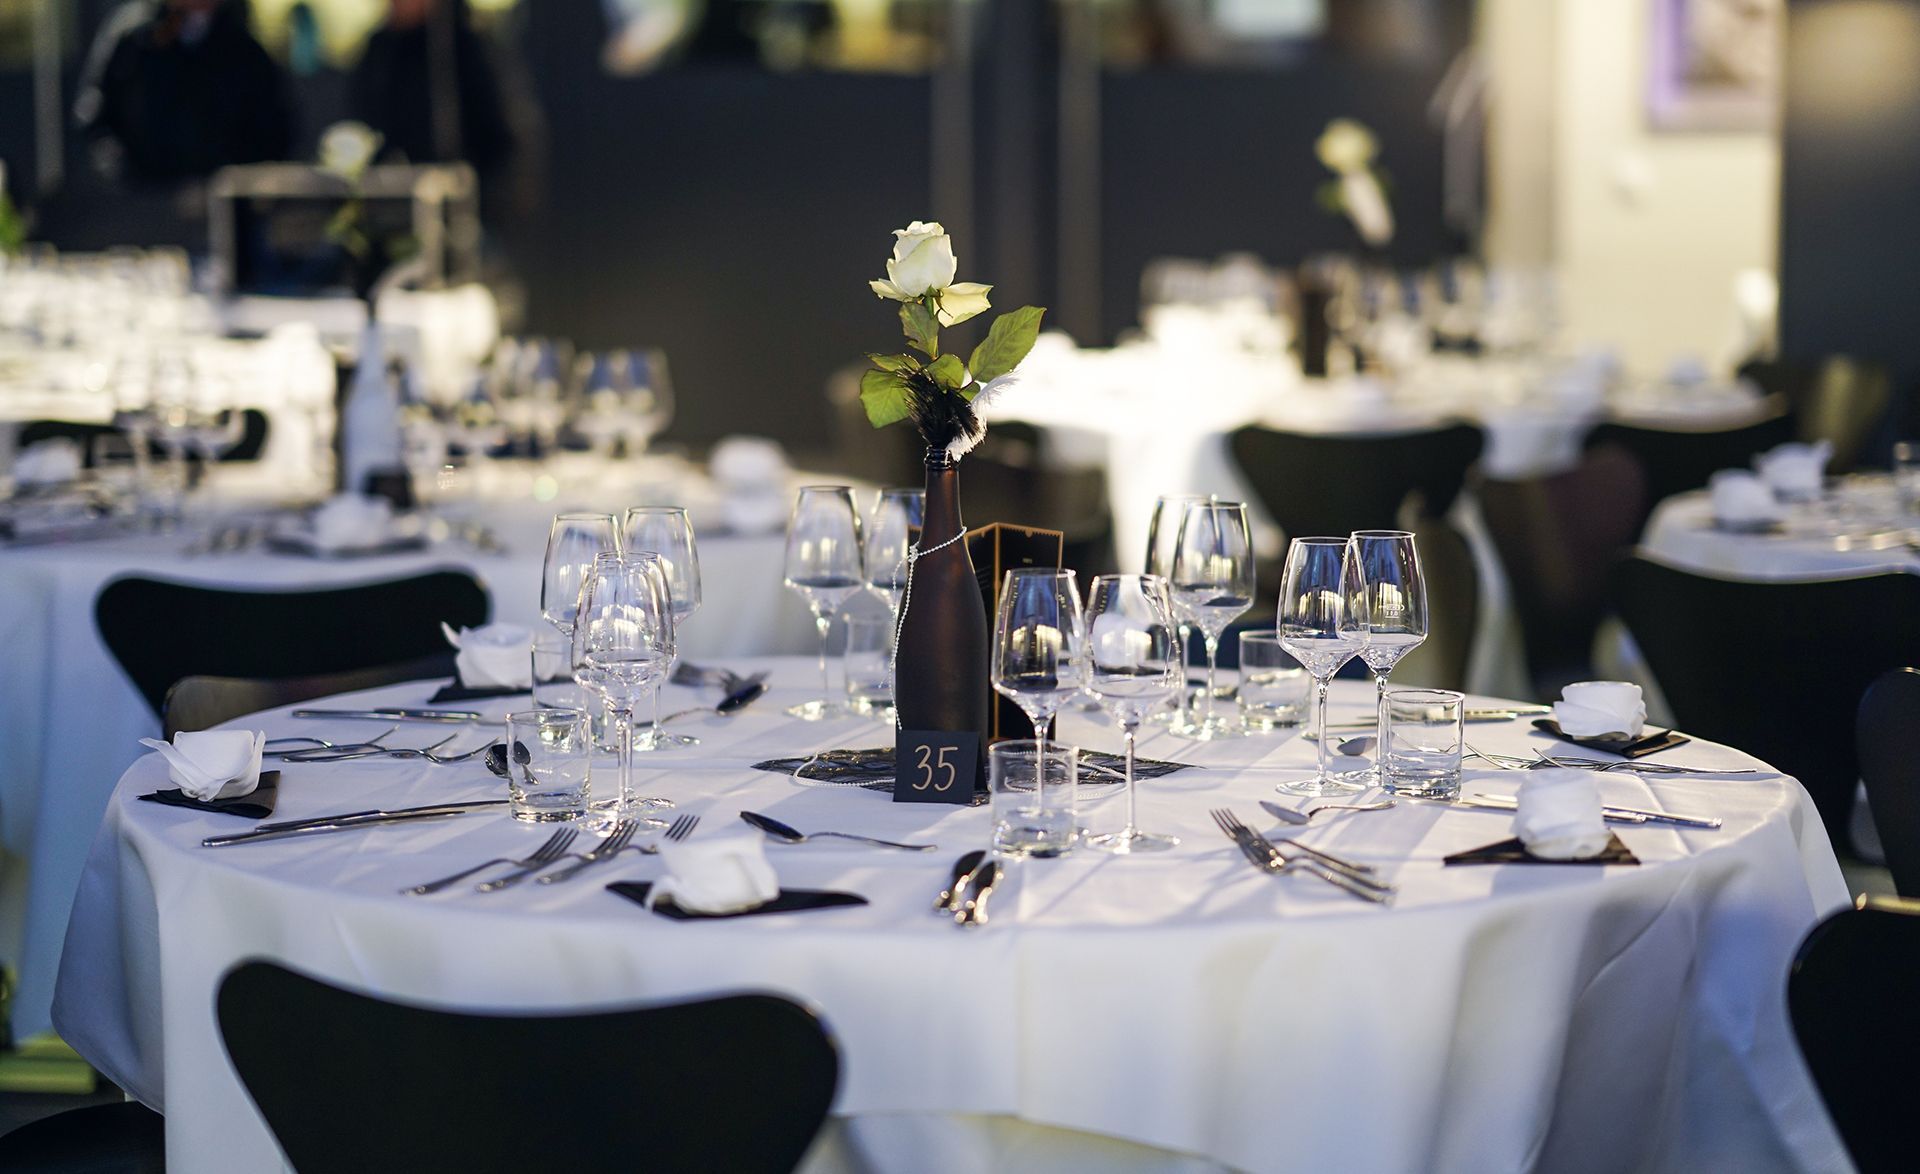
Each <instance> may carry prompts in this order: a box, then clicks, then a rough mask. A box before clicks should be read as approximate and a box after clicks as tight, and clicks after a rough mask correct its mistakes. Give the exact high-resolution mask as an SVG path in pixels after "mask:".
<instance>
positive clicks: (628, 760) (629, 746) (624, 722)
mask: <svg viewBox="0 0 1920 1174" xmlns="http://www.w3.org/2000/svg"><path fill="white" fill-rule="evenodd" d="M613 728H614V732H615V733H616V734H617V735H618V736H619V745H620V750H619V754H620V806H619V807H618V808H617V809H616V814H618V813H623V812H627V811H631V810H632V809H633V711H632V710H631V709H616V710H614V711H613Z"/></svg>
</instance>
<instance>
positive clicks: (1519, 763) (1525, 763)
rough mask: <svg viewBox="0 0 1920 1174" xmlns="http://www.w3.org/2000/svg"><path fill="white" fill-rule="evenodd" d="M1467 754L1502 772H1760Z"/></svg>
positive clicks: (1563, 757) (1632, 761) (1640, 761)
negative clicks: (1551, 769)
mask: <svg viewBox="0 0 1920 1174" xmlns="http://www.w3.org/2000/svg"><path fill="white" fill-rule="evenodd" d="M1467 753H1468V754H1470V755H1472V756H1473V757H1475V758H1478V759H1480V760H1482V761H1483V762H1490V763H1492V764H1493V765H1494V766H1497V767H1499V768H1500V769H1501V770H1539V769H1540V768H1541V767H1543V766H1560V767H1566V768H1568V769H1571V770H1591V771H1597V772H1600V773H1602V774H1604V773H1606V772H1607V771H1613V770H1619V771H1627V772H1630V773H1632V774H1640V775H1751V774H1759V773H1760V772H1759V771H1757V770H1754V769H1752V768H1751V767H1740V768H1736V769H1732V770H1716V769H1714V768H1712V767H1699V766H1681V765H1680V764H1679V763H1676V762H1647V761H1645V760H1643V759H1632V758H1622V759H1617V760H1616V759H1603V758H1586V757H1583V756H1581V755H1577V754H1551V755H1550V754H1546V753H1543V752H1541V751H1538V750H1536V751H1534V753H1533V757H1532V758H1522V757H1520V756H1519V755H1516V754H1488V753H1487V752H1486V751H1484V750H1476V749H1474V748H1473V747H1472V746H1468V747H1467Z"/></svg>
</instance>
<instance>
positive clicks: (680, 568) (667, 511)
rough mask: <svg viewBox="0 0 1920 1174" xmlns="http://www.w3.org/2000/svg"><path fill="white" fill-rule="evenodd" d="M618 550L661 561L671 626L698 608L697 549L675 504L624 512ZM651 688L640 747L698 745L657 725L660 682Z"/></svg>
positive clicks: (684, 516)
mask: <svg viewBox="0 0 1920 1174" xmlns="http://www.w3.org/2000/svg"><path fill="white" fill-rule="evenodd" d="M620 545H621V549H623V550H626V551H627V552H629V553H631V554H651V555H653V556H654V557H655V558H657V559H658V560H659V561H660V574H661V577H662V578H663V579H664V580H665V581H666V584H667V597H668V599H667V602H668V603H669V604H670V605H671V607H672V609H673V628H674V631H675V632H676V633H677V632H679V630H680V625H682V624H684V623H686V622H687V620H688V619H689V618H690V617H691V616H692V615H693V613H694V612H696V611H699V610H700V552H699V548H698V547H697V546H695V544H694V540H693V521H692V519H691V518H689V517H688V516H687V511H686V510H684V509H681V508H680V507H678V506H650V505H638V506H634V507H633V508H632V509H630V510H628V511H627V516H626V519H625V521H624V522H623V523H622V525H621V527H620ZM664 684H665V681H664V680H662V681H661V682H660V684H656V685H655V686H654V689H653V721H652V723H651V724H650V725H649V726H648V728H647V736H646V737H645V738H644V739H642V740H641V742H640V745H639V749H641V750H660V749H664V748H666V747H669V746H698V745H699V744H700V739H698V738H696V737H693V736H692V735H690V734H670V733H668V732H667V731H665V730H664V729H661V728H660V692H661V685H664Z"/></svg>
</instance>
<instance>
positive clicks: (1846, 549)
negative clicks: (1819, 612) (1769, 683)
mask: <svg viewBox="0 0 1920 1174" xmlns="http://www.w3.org/2000/svg"><path fill="white" fill-rule="evenodd" d="M1916 541H1920V517H1915V516H1913V515H1911V514H1905V513H1903V512H1902V510H1901V508H1900V502H1899V499H1898V497H1897V495H1896V494H1895V492H1894V488H1893V482H1892V480H1891V479H1890V478H1888V477H1887V476H1886V475H1885V474H1865V475H1860V476H1855V477H1848V478H1845V479H1843V480H1840V481H1837V482H1835V483H1834V484H1833V485H1832V486H1831V487H1830V488H1829V490H1828V492H1827V494H1826V496H1825V497H1823V498H1822V499H1821V500H1820V501H1818V502H1813V503H1809V504H1806V505H1795V506H1789V507H1788V508H1787V511H1786V517H1785V519H1784V520H1783V521H1782V523H1781V525H1780V528H1779V529H1778V530H1777V531H1776V532H1771V533H1760V534H1754V533H1735V532H1731V531H1727V530H1722V529H1720V528H1719V527H1717V526H1716V525H1714V520H1713V501H1712V498H1711V497H1710V496H1709V495H1708V494H1707V491H1706V490H1704V489H1703V490H1696V491H1694V492H1692V493H1682V494H1678V495H1676V496H1674V497H1670V498H1668V499H1667V500H1666V501H1664V502H1661V503H1660V506H1659V508H1657V509H1656V510H1655V511H1654V513H1653V517H1652V518H1651V519H1649V520H1648V522H1647V532H1646V536H1645V537H1644V538H1643V539H1642V540H1641V549H1642V551H1643V552H1644V553H1646V554H1649V555H1651V556H1653V557H1654V558H1656V559H1659V560H1660V561H1661V562H1664V563H1668V564H1670V565H1672V566H1676V567H1679V568H1681V569H1683V570H1688V571H1694V572H1697V573H1700V574H1706V575H1720V576H1724V577H1727V578H1735V579H1822V578H1835V577H1841V576H1847V575H1873V574H1884V573H1888V572H1894V571H1905V572H1908V573H1920V553H1917V552H1916V550H1915V548H1914V545H1913V544H1914V543H1915V542H1916Z"/></svg>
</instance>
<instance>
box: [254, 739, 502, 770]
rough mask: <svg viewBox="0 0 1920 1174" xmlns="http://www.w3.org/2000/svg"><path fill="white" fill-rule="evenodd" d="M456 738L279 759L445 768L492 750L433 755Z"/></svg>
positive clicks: (483, 747)
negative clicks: (407, 762)
mask: <svg viewBox="0 0 1920 1174" xmlns="http://www.w3.org/2000/svg"><path fill="white" fill-rule="evenodd" d="M457 737H459V735H458V734H449V735H447V736H446V737H444V738H442V739H440V740H439V741H438V742H435V743H434V744H433V745H431V746H427V747H424V748H421V749H414V748H412V747H409V746H394V747H385V746H382V747H378V748H376V749H372V750H353V751H350V752H348V753H345V754H316V753H306V754H301V753H299V752H295V753H294V754H291V755H282V756H281V757H282V758H283V759H284V760H285V761H287V762H350V761H352V760H354V759H356V758H381V757H385V758H402V759H406V758H424V759H426V760H427V761H428V762H431V763H433V764H434V765H436V766H445V765H446V764H448V763H450V762H466V761H467V760H468V759H471V758H478V757H479V756H480V755H482V754H485V753H486V752H487V751H488V750H491V749H492V748H493V743H491V742H488V743H486V744H484V745H480V746H475V747H474V748H473V749H471V750H463V751H461V752H460V753H458V754H435V753H433V752H434V751H435V750H438V749H439V748H440V747H442V746H445V745H446V744H447V743H448V742H451V741H453V740H454V739H455V738H457Z"/></svg>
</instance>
